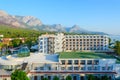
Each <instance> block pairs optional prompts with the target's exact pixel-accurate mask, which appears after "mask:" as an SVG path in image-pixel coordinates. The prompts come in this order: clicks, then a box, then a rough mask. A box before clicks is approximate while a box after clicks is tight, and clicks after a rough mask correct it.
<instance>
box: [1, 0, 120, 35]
mask: <svg viewBox="0 0 120 80" xmlns="http://www.w3.org/2000/svg"><path fill="white" fill-rule="evenodd" d="M0 9H1V10H4V11H6V12H8V13H10V14H12V15H22V16H26V15H31V16H35V17H37V18H39V19H40V20H41V21H42V22H43V23H44V24H62V25H64V26H67V27H71V26H73V25H74V24H77V25H79V26H80V27H81V28H84V29H87V30H90V31H102V32H106V33H110V34H119V35H120V0H1V1H0Z"/></svg>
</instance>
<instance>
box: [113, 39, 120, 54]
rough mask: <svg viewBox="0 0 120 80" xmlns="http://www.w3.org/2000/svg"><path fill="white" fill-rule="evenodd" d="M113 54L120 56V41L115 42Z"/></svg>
mask: <svg viewBox="0 0 120 80" xmlns="http://www.w3.org/2000/svg"><path fill="white" fill-rule="evenodd" d="M114 49H115V52H116V54H117V55H120V41H116V42H115V48H114Z"/></svg>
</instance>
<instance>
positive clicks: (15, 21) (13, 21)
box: [0, 10, 105, 34]
mask: <svg viewBox="0 0 120 80" xmlns="http://www.w3.org/2000/svg"><path fill="white" fill-rule="evenodd" d="M0 24H2V25H9V26H12V27H15V28H16V27H21V28H28V29H34V30H38V31H54V32H70V33H83V34H105V33H103V32H92V31H88V30H85V29H82V28H81V27H79V26H78V25H73V26H72V27H65V26H63V25H61V24H52V25H46V24H44V23H42V21H41V20H40V19H38V18H36V17H33V16H20V15H10V14H8V13H7V12H5V11H3V10H0Z"/></svg>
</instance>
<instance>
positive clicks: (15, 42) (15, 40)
mask: <svg viewBox="0 0 120 80" xmlns="http://www.w3.org/2000/svg"><path fill="white" fill-rule="evenodd" d="M21 43H22V41H21V40H20V39H14V40H12V44H13V47H18V46H20V45H21Z"/></svg>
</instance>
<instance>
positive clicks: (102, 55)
mask: <svg viewBox="0 0 120 80" xmlns="http://www.w3.org/2000/svg"><path fill="white" fill-rule="evenodd" d="M60 58H95V59H101V58H114V57H113V56H111V55H107V54H105V53H94V52H62V53H60Z"/></svg>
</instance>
